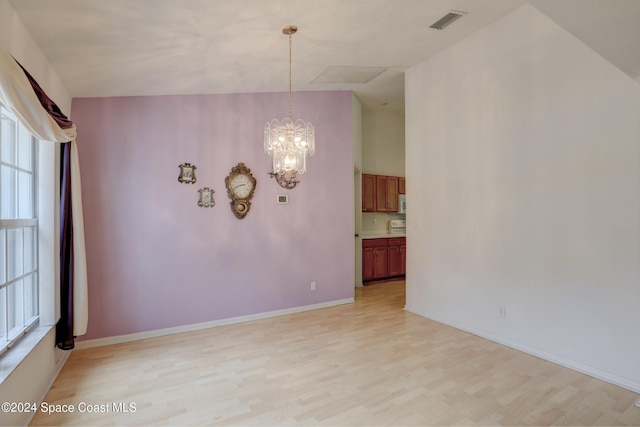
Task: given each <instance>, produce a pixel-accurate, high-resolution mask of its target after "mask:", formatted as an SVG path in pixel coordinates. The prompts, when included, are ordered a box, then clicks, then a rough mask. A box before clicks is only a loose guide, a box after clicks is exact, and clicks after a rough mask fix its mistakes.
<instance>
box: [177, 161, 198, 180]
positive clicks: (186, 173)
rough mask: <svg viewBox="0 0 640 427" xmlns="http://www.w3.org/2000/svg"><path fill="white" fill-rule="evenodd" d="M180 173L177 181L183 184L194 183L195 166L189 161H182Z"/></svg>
mask: <svg viewBox="0 0 640 427" xmlns="http://www.w3.org/2000/svg"><path fill="white" fill-rule="evenodd" d="M178 167H179V168H180V175H179V176H178V181H179V182H181V183H183V184H195V183H196V169H197V168H196V167H195V166H194V165H192V164H191V163H183V164H181V165H180V166H178Z"/></svg>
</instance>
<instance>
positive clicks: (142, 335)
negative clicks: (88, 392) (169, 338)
mask: <svg viewBox="0 0 640 427" xmlns="http://www.w3.org/2000/svg"><path fill="white" fill-rule="evenodd" d="M354 301H355V300H354V298H345V299H340V300H335V301H328V302H323V303H319V304H311V305H305V306H302V307H294V308H286V309H283V310H275V311H268V312H265V313H257V314H249V315H247V316H238V317H230V318H227V319H220V320H213V321H211V322H203V323H195V324H191V325H183V326H176V327H173V328H165V329H155V330H153V331H146V332H137V333H134V334H127V335H117V336H114V337H106V338H97V339H93V340H87V341H76V345H75V348H76V349H78V350H80V349H83V348H92V347H101V346H105V345H111V344H120V343H124V342H130V341H137V340H143V339H147V338H156V337H162V336H165V335H172V334H179V333H182V332H191V331H198V330H200V329H208V328H215V327H218V326H225V325H233V324H235V323H244V322H251V321H253V320H260V319H267V318H269V317H277V316H285V315H287V314H295V313H302V312H304V311H311V310H317V309H320V308H327V307H334V306H336V305H342V304H349V303H352V302H354Z"/></svg>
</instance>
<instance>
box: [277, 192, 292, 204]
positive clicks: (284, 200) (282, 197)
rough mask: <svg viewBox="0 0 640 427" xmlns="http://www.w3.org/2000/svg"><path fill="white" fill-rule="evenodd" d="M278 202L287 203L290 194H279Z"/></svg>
mask: <svg viewBox="0 0 640 427" xmlns="http://www.w3.org/2000/svg"><path fill="white" fill-rule="evenodd" d="M276 202H277V203H278V204H279V205H286V204H287V203H289V196H287V195H286V194H279V195H278V196H277V198H276Z"/></svg>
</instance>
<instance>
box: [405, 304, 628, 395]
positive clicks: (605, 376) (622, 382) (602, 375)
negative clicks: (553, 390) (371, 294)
mask: <svg viewBox="0 0 640 427" xmlns="http://www.w3.org/2000/svg"><path fill="white" fill-rule="evenodd" d="M404 309H405V311H408V312H410V313H413V314H417V315H418V316H421V317H424V318H427V319H430V320H433V321H434V322H438V323H442V324H444V325H448V326H451V327H453V328H456V329H460V330H462V331H465V332H468V333H470V334H473V335H476V336H479V337H482V338H486V339H488V340H490V341H493V342H496V343H498V344H502V345H505V346H507V347H511V348H513V349H515V350H518V351H522V352H524V353H527V354H530V355H532V356H536V357H539V358H540V359H544V360H547V361H549V362H553V363H555V364H557V365H561V366H564V367H565V368H569V369H572V370H574V371H577V372H581V373H583V374H586V375H589V376H592V377H594V378H597V379H599V380H602V381H606V382H608V383H611V384H614V385H617V386H619V387H622V388H625V389H627V390H631V391H633V392H635V393H640V383H637V382H635V381H630V380H628V379H626V378H622V377H619V376H617V375H614V374H611V373H609V372H604V371H601V370H599V369H596V368H593V367H591V366H587V365H583V364H581V363H579V362H576V361H574V360H570V359H566V358H564V357H562V356H558V355H557V354H552V353H548V352H546V351H543V350H540V349H537V348H535V347H531V346H528V345H525V344H521V343H518V342H514V341H511V340H508V339H505V338H503V337H500V336H497V335H493V334H490V333H487V332H485V331H478V330H475V329H473V328H471V327H469V326H467V325H463V324H460V323H457V322H453V321H451V320H448V319H442V318H439V317H438V316H432V315H429V314H426V313H421V312H420V310H416V309H414V308H412V307H408V306H405V307H404Z"/></svg>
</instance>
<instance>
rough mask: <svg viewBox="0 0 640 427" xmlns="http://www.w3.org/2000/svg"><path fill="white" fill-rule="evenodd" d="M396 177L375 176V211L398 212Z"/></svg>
mask: <svg viewBox="0 0 640 427" xmlns="http://www.w3.org/2000/svg"><path fill="white" fill-rule="evenodd" d="M398 179H399V178H398V177H397V176H384V175H376V209H377V211H378V212H398Z"/></svg>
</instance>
